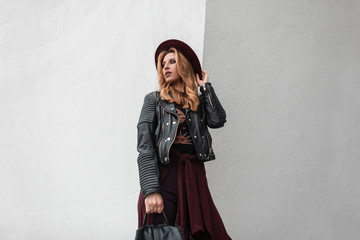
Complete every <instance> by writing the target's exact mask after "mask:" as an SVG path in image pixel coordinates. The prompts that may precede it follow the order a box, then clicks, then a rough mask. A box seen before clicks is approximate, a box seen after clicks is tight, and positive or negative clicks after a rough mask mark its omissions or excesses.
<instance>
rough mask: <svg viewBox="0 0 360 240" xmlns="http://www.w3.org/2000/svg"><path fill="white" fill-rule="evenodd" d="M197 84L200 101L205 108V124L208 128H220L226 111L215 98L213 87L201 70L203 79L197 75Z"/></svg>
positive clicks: (224, 121) (224, 119)
mask: <svg viewBox="0 0 360 240" xmlns="http://www.w3.org/2000/svg"><path fill="white" fill-rule="evenodd" d="M197 81H198V84H199V85H200V86H201V87H200V91H201V93H202V97H201V101H202V104H203V105H204V108H205V114H206V118H205V119H206V124H207V125H208V126H209V127H210V128H220V127H222V126H224V124H225V123H226V112H225V110H224V108H223V107H222V105H221V103H220V101H219V99H218V98H217V96H216V94H215V91H214V88H213V87H212V86H211V83H209V82H208V76H207V74H206V73H205V72H203V80H200V79H199V76H198V75H197Z"/></svg>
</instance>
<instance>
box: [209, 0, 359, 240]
mask: <svg viewBox="0 0 360 240" xmlns="http://www.w3.org/2000/svg"><path fill="white" fill-rule="evenodd" d="M359 12H360V2H359V1H285V0H284V1H283V0H280V1H236V0H229V1H219V0H209V1H207V5H206V26H205V40H204V69H205V70H207V71H208V73H209V76H210V80H211V82H212V83H213V86H214V88H215V89H216V91H217V94H218V96H219V98H220V100H221V102H222V103H223V105H224V107H225V108H226V110H227V114H228V117H227V119H228V122H227V124H226V125H225V127H224V128H222V129H219V130H213V131H212V134H213V139H214V151H215V154H216V155H217V160H216V161H214V162H211V163H208V164H207V173H208V176H209V184H210V187H211V190H212V193H213V197H214V200H215V203H216V204H217V206H218V208H219V211H220V213H221V215H222V217H223V220H224V222H225V225H226V227H227V229H228V231H229V233H230V235H231V236H232V237H233V239H243V240H245V239H249V240H257V239H258V240H260V239H261V240H263V239H269V240H275V239H276V240H289V239H292V240H305V239H307V240H310V239H321V240H340V239H342V240H345V239H346V240H356V239H360V230H359V226H360V214H359V213H360V204H359V203H360V188H359V185H360V174H359V170H360V161H359V157H360V127H359V126H360V97H359V93H360V81H359V79H360V70H359V69H360V68H359V67H360V45H359V42H360V28H359V26H360V17H359Z"/></svg>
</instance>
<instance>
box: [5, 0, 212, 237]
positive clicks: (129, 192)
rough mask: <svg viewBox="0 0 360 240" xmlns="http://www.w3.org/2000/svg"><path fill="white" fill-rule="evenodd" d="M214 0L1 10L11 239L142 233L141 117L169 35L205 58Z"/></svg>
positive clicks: (10, 2)
mask: <svg viewBox="0 0 360 240" xmlns="http://www.w3.org/2000/svg"><path fill="white" fill-rule="evenodd" d="M204 21H205V0H197V1H193V0H187V1H175V0H162V1H160V0H152V1H151V0H146V1H140V0H137V1H131V0H121V1H115V0H113V1H110V0H109V1H95V0H92V1H80V0H72V1H60V0H52V1H48V0H41V1H20V0H16V1H14V0H5V1H2V2H1V7H0V239H2V240H10V239H29V240H30V239H37V240H40V239H52V240H54V239H96V240H98V239H131V238H133V237H134V234H135V230H136V228H137V210H136V204H137V197H138V193H139V184H138V171H137V164H136V158H137V152H136V123H137V120H138V116H139V113H140V108H141V105H142V103H143V97H144V96H145V94H146V93H147V92H150V91H152V90H154V89H155V87H156V86H157V80H156V71H155V65H154V51H155V48H156V47H157V45H158V44H159V43H160V42H162V41H163V40H166V39H168V38H179V39H182V40H184V41H186V42H188V43H189V44H190V45H191V46H192V47H193V48H194V49H195V51H196V52H197V53H198V55H199V57H200V59H202V49H203V35H204Z"/></svg>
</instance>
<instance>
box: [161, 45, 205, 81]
mask: <svg viewBox="0 0 360 240" xmlns="http://www.w3.org/2000/svg"><path fill="white" fill-rule="evenodd" d="M172 47H174V48H176V49H177V50H179V51H180V52H181V53H182V54H183V55H184V56H185V57H186V59H187V60H188V61H189V62H190V64H191V66H192V68H193V70H194V72H195V74H196V73H197V74H199V77H200V78H201V75H202V74H201V65H200V61H199V59H198V57H197V56H196V53H195V52H194V50H192V48H191V47H190V46H189V45H187V44H186V43H184V42H182V41H180V40H177V39H169V40H166V41H164V42H162V43H160V45H159V46H158V47H157V49H156V51H155V67H157V62H158V57H159V54H160V53H161V52H162V51H168V50H169V49H170V48H172Z"/></svg>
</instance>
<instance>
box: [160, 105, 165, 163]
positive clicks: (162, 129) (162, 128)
mask: <svg viewBox="0 0 360 240" xmlns="http://www.w3.org/2000/svg"><path fill="white" fill-rule="evenodd" d="M164 115H165V112H164V109H163V115H162V117H163V121H162V127H161V132H162V134H161V140H160V144H159V155H160V160H161V159H162V158H161V143H162V141H163V139H164V124H165V123H164Z"/></svg>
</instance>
